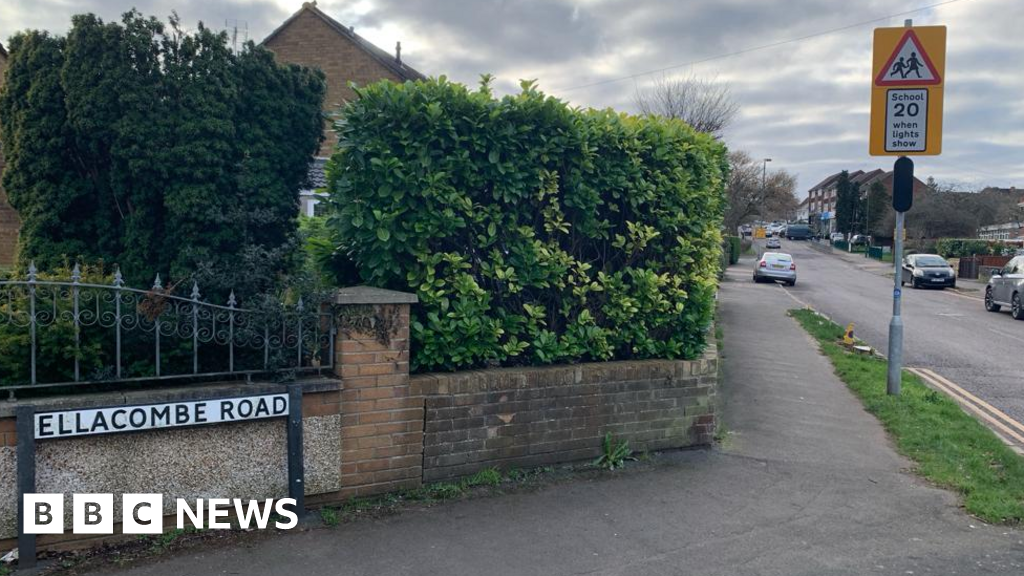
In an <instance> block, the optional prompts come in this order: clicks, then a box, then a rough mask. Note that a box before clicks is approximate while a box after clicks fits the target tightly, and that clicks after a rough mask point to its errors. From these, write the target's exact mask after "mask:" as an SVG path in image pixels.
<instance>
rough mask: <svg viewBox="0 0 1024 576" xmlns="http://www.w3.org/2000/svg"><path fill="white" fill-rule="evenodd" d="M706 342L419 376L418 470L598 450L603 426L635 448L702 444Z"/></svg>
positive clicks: (461, 469)
mask: <svg viewBox="0 0 1024 576" xmlns="http://www.w3.org/2000/svg"><path fill="white" fill-rule="evenodd" d="M709 348H710V349H709V351H708V352H707V353H706V354H705V355H704V357H702V358H700V359H698V360H694V361H681V360H680V361H670V360H646V361H635V362H605V363H592V364H582V365H577V366H556V367H549V368H526V369H497V370H482V371H472V372H456V373H452V374H428V375H421V376H415V377H414V378H413V383H414V385H418V386H419V387H420V388H422V391H423V393H424V395H425V407H426V412H425V427H424V439H423V446H424V447H423V480H424V481H425V482H429V481H436V480H442V479H448V478H454V477H458V476H464V475H467V474H471V473H474V472H476V471H478V470H480V469H482V468H485V467H488V466H495V465H498V466H504V467H507V466H516V467H530V466H541V465H546V464H553V463H559V462H569V461H573V460H581V459H590V458H595V457H597V456H598V455H600V454H601V441H602V439H603V437H604V435H605V434H606V433H608V432H610V433H611V434H612V435H613V436H614V437H616V438H617V439H625V440H628V441H629V445H630V447H631V448H632V449H633V450H637V451H643V450H663V449H668V448H683V447H688V446H696V445H702V444H708V443H710V442H711V439H712V436H713V435H714V430H715V396H716V390H717V382H718V378H717V370H718V360H717V358H716V353H715V350H714V347H713V346H711V347H709Z"/></svg>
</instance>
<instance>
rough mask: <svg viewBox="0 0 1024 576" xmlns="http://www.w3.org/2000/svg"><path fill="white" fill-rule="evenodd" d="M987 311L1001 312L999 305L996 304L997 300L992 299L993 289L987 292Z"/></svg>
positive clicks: (988, 289)
mask: <svg viewBox="0 0 1024 576" xmlns="http://www.w3.org/2000/svg"><path fill="white" fill-rule="evenodd" d="M985 310H988V311H989V312H999V304H996V301H995V299H994V298H993V297H992V289H991V288H987V289H986V290H985Z"/></svg>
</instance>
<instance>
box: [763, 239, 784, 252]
mask: <svg viewBox="0 0 1024 576" xmlns="http://www.w3.org/2000/svg"><path fill="white" fill-rule="evenodd" d="M764 247H765V248H768V249H769V250H770V249H772V248H782V241H781V240H779V239H778V238H776V237H772V238H769V239H768V241H767V242H765V244H764Z"/></svg>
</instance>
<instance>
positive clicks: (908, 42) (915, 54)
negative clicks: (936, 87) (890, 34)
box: [875, 29, 942, 86]
mask: <svg viewBox="0 0 1024 576" xmlns="http://www.w3.org/2000/svg"><path fill="white" fill-rule="evenodd" d="M941 82H942V78H940V77H939V73H938V71H937V70H936V69H935V65H934V64H932V60H931V58H929V57H928V53H927V52H925V51H924V49H923V48H922V47H921V41H920V40H919V39H918V37H917V34H914V30H913V29H909V30H907V32H906V33H905V34H904V35H903V38H902V39H900V41H899V42H898V43H897V44H896V49H895V50H893V53H892V56H889V60H888V61H887V62H886V64H885V66H884V67H883V68H882V70H881V71H880V72H879V74H878V77H877V78H875V85H876V86H927V85H930V84H939V83H941Z"/></svg>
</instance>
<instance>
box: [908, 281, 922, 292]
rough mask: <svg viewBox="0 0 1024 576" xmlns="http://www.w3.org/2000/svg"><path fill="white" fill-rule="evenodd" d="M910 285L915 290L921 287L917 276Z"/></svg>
mask: <svg viewBox="0 0 1024 576" xmlns="http://www.w3.org/2000/svg"><path fill="white" fill-rule="evenodd" d="M910 286H911V287H913V288H914V289H915V290H916V289H918V288H920V287H921V285H920V284H919V283H918V282H917V278H914V279H913V280H911V281H910Z"/></svg>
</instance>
